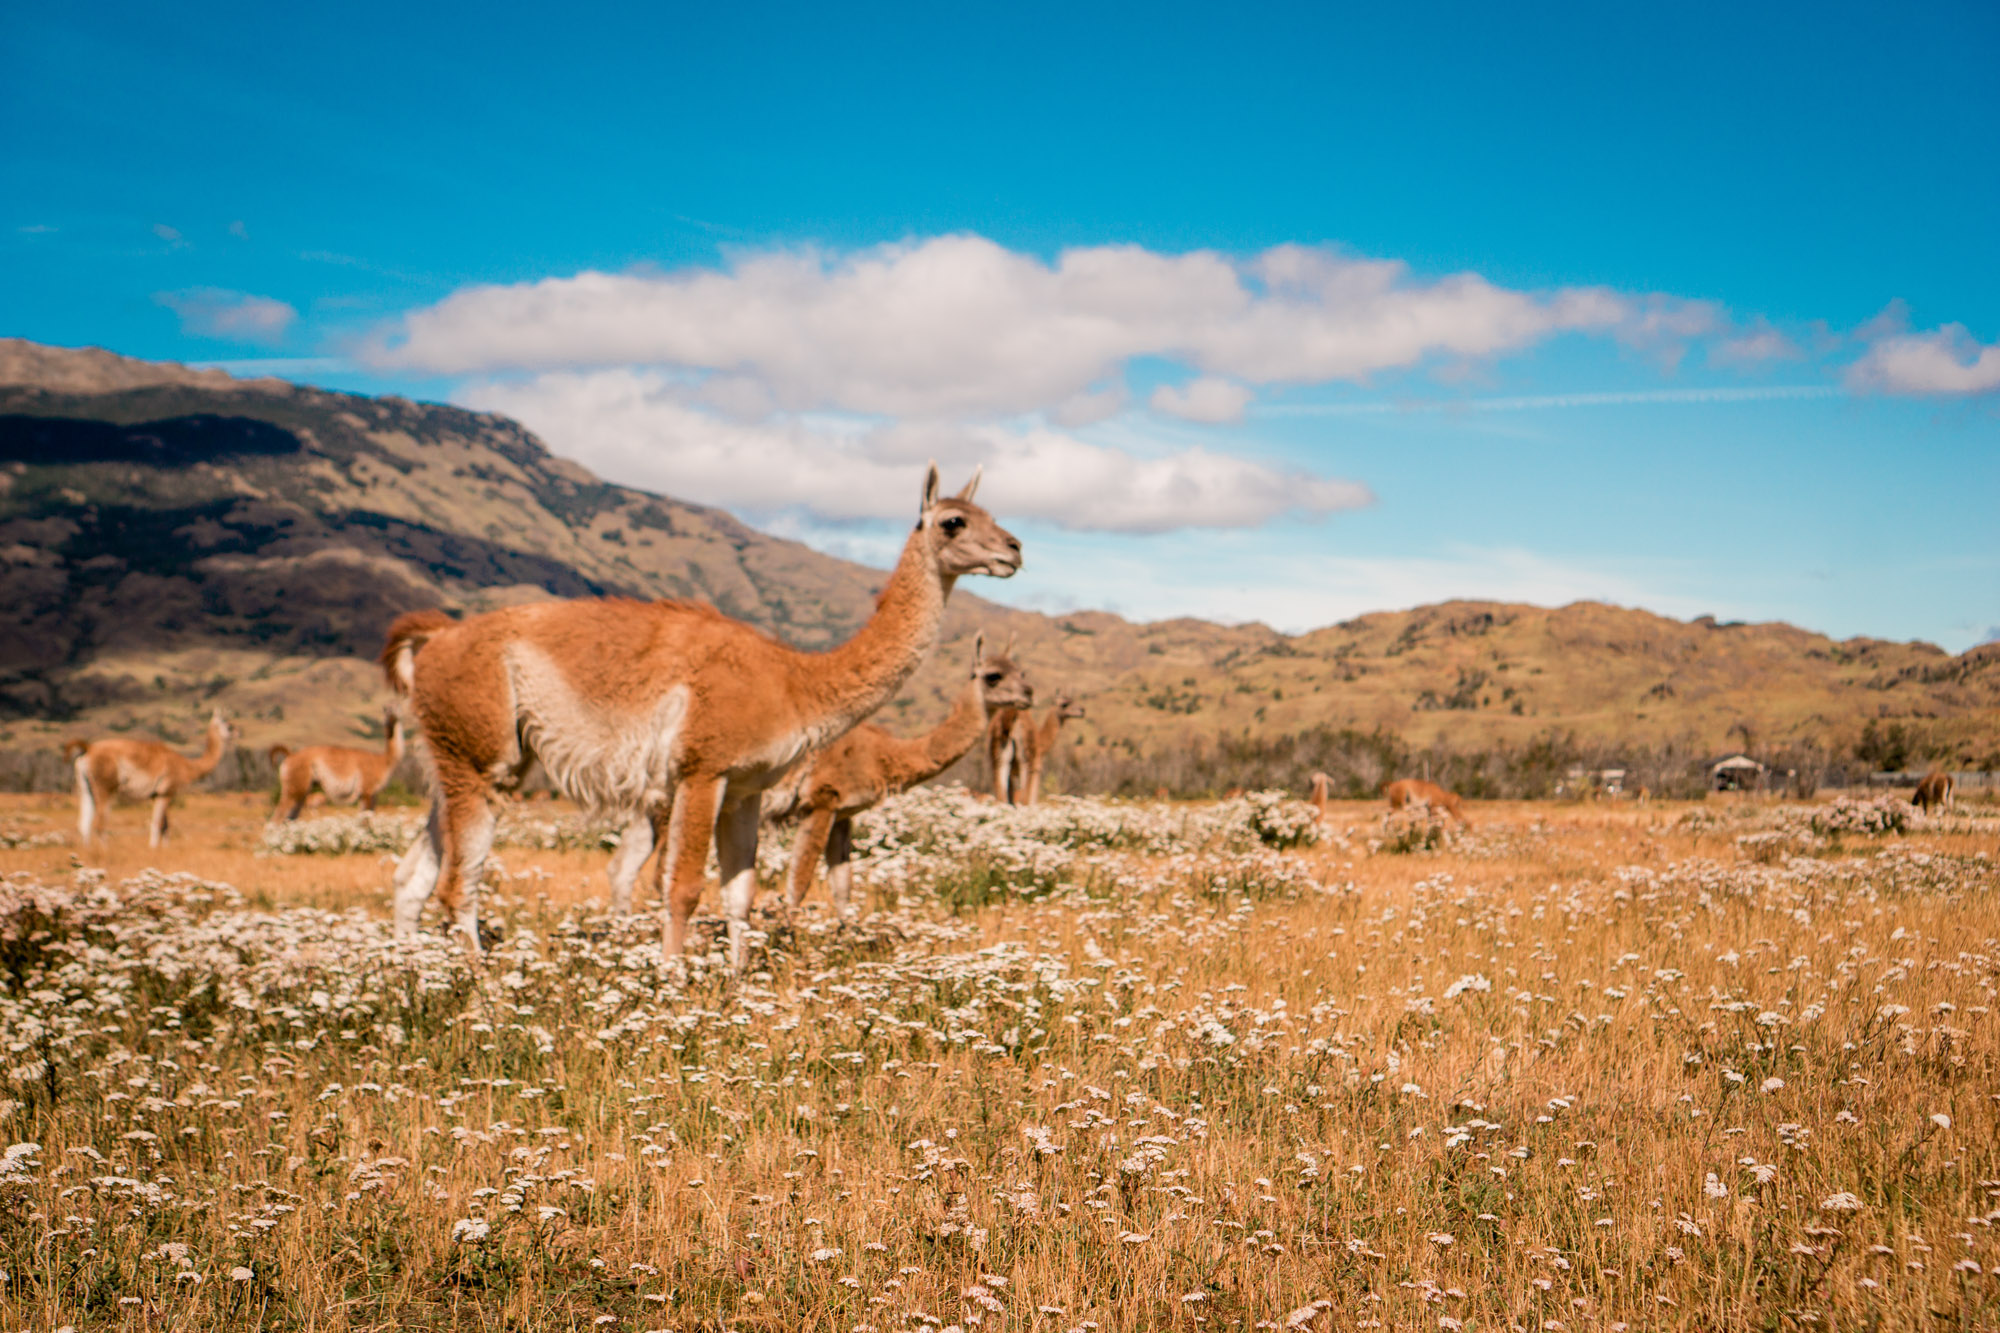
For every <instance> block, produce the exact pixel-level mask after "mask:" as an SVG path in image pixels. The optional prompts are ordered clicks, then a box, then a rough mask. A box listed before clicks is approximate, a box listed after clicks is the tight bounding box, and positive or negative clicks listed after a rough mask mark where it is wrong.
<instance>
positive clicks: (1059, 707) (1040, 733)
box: [1018, 694, 1083, 805]
mask: <svg viewBox="0 0 2000 1333" xmlns="http://www.w3.org/2000/svg"><path fill="white" fill-rule="evenodd" d="M1082 716H1083V705H1082V704H1080V703H1078V702H1077V701H1076V700H1074V699H1072V698H1070V697H1069V696H1068V695H1067V694H1058V695H1057V696H1056V702H1055V707H1053V708H1051V709H1049V711H1048V712H1047V713H1046V714H1044V715H1043V717H1042V720H1041V721H1040V722H1036V721H1034V720H1033V719H1032V718H1030V717H1029V716H1028V715H1027V714H1025V713H1024V714H1022V717H1021V724H1022V729H1023V734H1022V736H1021V741H1022V746H1021V749H1020V751H1019V752H1018V753H1019V755H1020V765H1021V769H1022V772H1023V777H1022V779H1021V787H1022V797H1023V800H1022V803H1023V804H1025V805H1035V804H1037V803H1038V802H1040V800H1041V799H1042V768H1043V766H1044V765H1046V764H1047V763H1048V762H1049V754H1050V753H1051V752H1052V751H1053V750H1054V749H1055V748H1056V738H1057V737H1058V736H1060V735H1061V734H1062V724H1063V723H1065V722H1068V721H1071V720H1073V719H1075V718H1080V717H1082Z"/></svg>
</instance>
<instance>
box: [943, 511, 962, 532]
mask: <svg viewBox="0 0 2000 1333" xmlns="http://www.w3.org/2000/svg"><path fill="white" fill-rule="evenodd" d="M938 526H939V527H941V528H943V529H944V535H945V536H947V537H956V536H957V535H958V534H959V533H961V532H964V531H965V520H964V519H963V518H961V517H960V516H959V515H957V514H947V515H946V516H945V518H944V520H943V521H942V522H940V523H939V524H938Z"/></svg>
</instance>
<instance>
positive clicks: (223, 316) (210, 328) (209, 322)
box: [153, 287, 299, 343]
mask: <svg viewBox="0 0 2000 1333" xmlns="http://www.w3.org/2000/svg"><path fill="white" fill-rule="evenodd" d="M153 299H154V300H155V301H158V302H159V303H160V304H161V305H163V306H165V307H166V308H167V309H169V310H171V311H173V312H174V313H175V314H176V315H179V316H180V317H181V331H182V332H183V333H189V334H193V335H195V336H197V337H202V338H227V339H230V340H232V341H235V342H250V343H275V342H279V341H282V340H283V338H284V336H285V332H286V330H288V329H290V328H291V327H292V324H293V322H294V321H296V320H297V319H298V317H299V312H298V311H296V310H294V309H292V307H291V306H289V305H287V304H286V303H285V302H283V301H279V300H276V299H274V298H272V297H269V296H251V295H249V294H248V293H246V292H231V291H223V290H222V289H220V288H216V287H193V288H189V289H188V290H186V291H179V292H160V293H158V294H156V295H155V296H154V297H153Z"/></svg>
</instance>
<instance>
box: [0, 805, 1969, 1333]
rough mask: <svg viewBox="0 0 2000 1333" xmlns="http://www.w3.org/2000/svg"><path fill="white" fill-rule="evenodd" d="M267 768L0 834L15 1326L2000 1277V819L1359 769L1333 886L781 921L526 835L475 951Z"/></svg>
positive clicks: (783, 1322) (1108, 1314)
mask: <svg viewBox="0 0 2000 1333" xmlns="http://www.w3.org/2000/svg"><path fill="white" fill-rule="evenodd" d="M266 808H267V807H266V805H265V803H264V802H263V801H262V800H261V799H257V800H248V799H243V798H237V797H213V796H211V797H199V798H195V799H194V800H191V801H190V802H189V803H188V805H187V807H186V808H185V809H184V810H183V811H182V812H181V814H180V816H179V818H178V821H177V827H178V829H179V835H180V840H179V841H178V843H177V844H176V845H174V846H171V847H170V848H168V849H166V850H165V851H163V852H162V853H160V854H158V855H153V854H149V853H148V852H147V851H146V849H145V847H144V833H143V830H144V823H143V816H142V813H141V812H138V811H129V812H126V813H124V814H123V815H122V816H121V817H119V818H118V819H117V822H116V823H115V824H114V825H113V828H114V838H113V842H112V846H111V849H110V853H109V856H108V858H106V862H105V865H106V868H107V870H108V871H109V880H110V882H111V884H112V885H113V886H116V885H117V884H118V883H119V882H120V881H121V880H124V879H127V878H130V877H134V876H141V872H142V871H144V870H146V869H148V868H157V869H158V870H160V871H165V872H185V873H186V874H188V875H190V876H194V877H198V881H194V880H191V881H182V882H178V883H175V882H171V881H165V880H162V879H160V878H159V877H158V876H153V877H150V878H146V877H142V878H141V879H140V881H139V882H137V883H134V884H132V885H130V886H128V887H127V888H125V889H123V890H121V891H120V892H119V896H118V898H117V899H116V901H115V903H114V902H113V901H112V900H111V899H100V900H99V901H97V902H96V903H95V904H92V903H89V902H84V901H81V900H76V899H64V898H62V896H61V895H50V894H44V895H43V897H42V898H39V899H36V901H37V902H39V903H40V904H41V906H40V907H38V908H36V909H35V910H37V911H41V912H42V915H40V916H38V917H31V916H30V915H29V914H28V910H29V909H28V908H26V907H23V906H22V902H24V901H25V898H24V897H23V895H27V894H28V893H29V890H28V889H27V887H26V885H27V884H28V881H30V880H33V881H36V882H38V883H40V884H44V885H49V884H55V883H57V882H62V883H65V884H66V883H68V882H69V876H70V869H71V859H70V858H71V853H72V852H73V850H74V849H73V848H69V847H44V848H38V849H15V850H5V851H0V870H6V871H8V872H22V873H18V874H16V875H15V877H14V878H13V879H12V880H10V889H11V891H12V892H14V893H15V895H16V902H15V904H14V911H13V915H12V916H10V917H9V918H8V922H9V926H10V935H9V938H7V939H6V940H4V941H0V1011H3V1012H4V1019H5V1022H4V1025H3V1026H4V1031H5V1034H6V1035H7V1038H8V1040H9V1042H10V1044H11V1046H12V1049H11V1050H10V1051H9V1053H8V1056H7V1060H6V1065H7V1074H6V1081H5V1086H4V1087H0V1096H4V1097H5V1098H7V1099H8V1104H7V1105H6V1106H5V1107H4V1109H5V1110H6V1113H7V1118H6V1119H5V1120H4V1121H0V1139H4V1141H5V1142H8V1143H32V1144H36V1145H39V1147H38V1149H37V1150H36V1151H34V1152H16V1153H14V1160H13V1162H12V1163H10V1167H9V1168H6V1169H0V1267H4V1269H5V1270H6V1273H7V1280H6V1282H5V1284H4V1285H3V1286H0V1330H7V1331H8V1333H11V1330H14V1329H16V1328H34V1329H56V1328H59V1327H61V1326H64V1325H71V1326H74V1327H75V1328H77V1329H79V1330H81V1329H98V1328H105V1329H132V1330H138V1329H154V1328H174V1329H207V1328H231V1329H235V1328H263V1329H312V1330H349V1329H384V1328H390V1327H402V1328H455V1329H456V1328H463V1329H492V1330H499V1329H529V1328H532V1329H592V1328H600V1327H601V1328H606V1329H621V1330H624V1329H667V1328H672V1329H680V1330H693V1329H717V1328H732V1329H745V1330H748V1329H786V1330H789V1329H804V1328H814V1329H855V1330H867V1329H874V1330H881V1331H884V1333H886V1331H887V1330H916V1329H920V1328H930V1329H940V1328H949V1327H951V1326H957V1327H958V1328H959V1329H961V1330H968V1329H977V1330H993V1329H1003V1328H1004V1329H1020V1330H1040V1329H1048V1330H1070V1329H1089V1330H1094V1331H1095V1333H1111V1331H1112V1330H1138V1329H1159V1328H1175V1329H1186V1330H1189V1331H1190V1333H1193V1330H1204V1331H1205V1333H1216V1331H1218V1330H1223V1329H1232V1328H1241V1329H1246V1330H1247V1329H1250V1328H1253V1327H1258V1326H1263V1327H1278V1328H1288V1327H1297V1328H1307V1327H1310V1328H1313V1329H1329V1328H1356V1327H1382V1328H1403V1329H1419V1328H1421V1329H1426V1330H1430V1329H1439V1328H1444V1329H1457V1328H1465V1329H1502V1328H1524V1329H1564V1330H1579V1329H1618V1328H1621V1327H1629V1328H1632V1329H1642V1328H1643V1329H1717V1328H1749V1327H1758V1328H1763V1327H1769V1328H1777V1327H1812V1328H1820V1329H1829V1328H1849V1327H1863V1326H1868V1327H1880V1328H1947V1327H1948V1328H1973V1327H1993V1326H1995V1324H1996V1322H2000V1300H1996V1284H2000V1276H1996V1270H2000V1252H1996V1250H1995V1247H1994V1244H1993V1241H1992V1229H1991V1227H1990V1225H1989V1222H1988V1216H1989V1214H1991V1215H1993V1216H2000V1207H1996V1205H2000V1198H1996V1195H2000V1146H1996V1129H2000V1124H1997V1123H1996V1121H1997V1120H2000V1116H1996V1107H1995V1094H1996V1093H2000V1081H1996V1077H1995V1075H1996V1055H2000V1043H1996V1039H1995V1028H1994V1020H1993V1015H1992V1013H1991V1005H1992V1004H1993V1002H1994V1001H1993V997H1994V987H1995V977H1996V972H2000V945H1996V943H1995V940H1994V935H1995V933H1996V932H1995V925H1994V920H1995V918H1994V898H1993V891H1994V888H1995V885H1994V876H1993V872H1992V862H1991V860H1990V859H1983V858H1984V857H1987V856H1990V854H1991V853H1992V851H1993V850H1994V848H1995V840H1994V837H1993V835H1992V832H1991V829H1992V825H1991V824H1990V823H1987V824H1984V825H1980V824H1975V823H1971V822H1965V823H1962V824H1960V825H1959V826H1957V827H1956V829H1955V830H1954V831H1948V832H1933V833H1925V834H1921V835H1917V836H1912V837H1908V838H1894V837H1892V838H1888V839H1862V840H1850V841H1848V842H1847V843H1845V844H1844V845H1838V844H1837V845H1835V846H1833V847H1830V848H1822V849H1820V850H1819V851H1818V853H1817V854H1816V855H1815V856H1812V857H1809V858H1802V859H1799V860H1794V861H1790V862H1782V863H1779V864H1760V863H1758V862H1755V861H1752V860H1749V859H1747V858H1746V857H1744V856H1742V855H1741V854H1740V853H1739V849H1738V846H1737V844H1736V843H1735V841H1734V836H1735V830H1736V828H1737V825H1736V824H1733V823H1732V824H1728V825H1727V826H1725V827H1723V828H1721V829H1710V830H1704V831H1700V832H1697V831H1695V830H1693V829H1691V828H1688V827H1685V826H1683V825H1682V824H1680V823H1678V822H1677V821H1676V816H1677V815H1678V814H1679V813H1680V811H1679V810H1677V809H1673V808H1668V809H1662V808H1659V807H1653V808H1649V809H1643V810H1641V809H1634V808H1631V807H1623V808H1613V809H1606V808H1589V807H1556V806H1534V805H1527V804H1520V805H1499V804H1495V805H1488V806H1483V807H1477V808H1475V809H1474V811H1473V814H1474V817H1475V819H1476V821H1477V824H1478V827H1477V829H1476V830H1475V834H1474V836H1473V838H1471V839H1470V840H1468V841H1465V842H1463V843H1460V844H1458V845H1456V846H1454V847H1451V848H1448V849H1446V850H1444V851H1441V852H1436V853H1427V854H1418V855H1386V854H1377V855H1370V854H1368V852H1367V850H1366V847H1365V838H1366V836H1367V834H1368V832H1369V831H1370V829H1371V828H1372V826H1373V821H1374V818H1375V814H1376V808H1375V807H1374V806H1360V805H1356V806H1352V807H1343V808H1340V809H1338V810H1337V812H1336V823H1338V824H1341V825H1343V826H1348V827H1350V828H1351V833H1352V836H1351V840H1350V845H1349V846H1348V847H1346V848H1341V847H1338V846H1327V845H1323V846H1322V847H1320V848H1318V849H1312V850H1307V851H1301V852H1297V853H1291V854H1288V855H1290V856H1291V857H1293V858H1296V859H1297V860H1299V861H1301V862H1303V863H1304V864H1305V865H1306V866H1308V867H1309V868H1310V869H1311V870H1312V872H1313V874H1314V876H1315V877H1316V878H1317V879H1318V880H1319V881H1320V883H1321V885H1322V887H1321V888H1319V889H1316V890H1312V889H1309V890H1306V891H1293V890H1281V889H1273V888H1269V887H1268V885H1266V884H1265V882H1264V881H1259V880H1256V879H1255V878H1254V877H1251V878H1247V879H1245V880H1243V881H1241V882H1240V883H1237V882H1232V884H1231V885H1230V887H1229V888H1228V889H1227V890H1226V891H1220V892H1217V891H1212V890H1211V888H1210V887H1209V878H1208V877H1209V876H1210V875H1211V872H1212V870H1213V867H1212V866H1209V865H1207V864H1206V863H1204V866H1203V867H1201V868H1197V869H1195V870H1190V869H1189V864H1191V863H1183V862H1180V861H1177V860H1176V858H1174V857H1153V858H1146V859H1144V860H1143V862H1139V861H1135V862H1134V863H1133V865H1132V867H1131V868H1130V870H1129V873H1127V874H1126V875H1125V876H1124V877H1123V878H1121V879H1115V880H1108V879H1104V878H1093V879H1091V881H1090V886H1089V888H1088V890H1087V891H1086V890H1085V889H1083V888H1076V889H1070V890H1063V891H1058V892H1057V893H1055V894H1053V895H1051V896H1049V897H1047V898H1043V899H1039V900H1036V901H1030V902H1023V901H1019V900H1001V901H996V902H992V903H990V904H989V905H985V906H972V905H966V904H965V903H963V902H961V905H960V907H959V909H958V910H957V911H956V912H953V911H951V910H949V909H947V908H946V907H944V906H942V905H940V904H939V903H938V902H937V901H935V900H933V899H929V898H927V897H925V896H923V895H922V894H919V893H916V892H905V893H904V894H903V895H902V899H901V901H900V902H898V903H895V904H893V905H891V904H888V903H886V902H883V901H881V900H880V899H878V901H877V902H876V903H875V907H876V909H877V910H876V911H875V913H874V914H873V915H872V916H871V917H869V918H868V919H867V920H866V921H864V922H863V923H861V924H859V925H855V926H849V927H846V928H839V927H836V926H835V925H834V924H832V923H831V922H829V921H828V920H827V916H828V914H827V913H826V912H825V910H824V909H823V908H815V909H814V910H813V911H812V912H811V913H810V914H809V917H808V920H807V923H806V924H804V925H802V926H801V927H800V928H799V929H798V930H796V931H792V932H784V931H780V932H777V933H776V934H775V936H774V940H773V943H772V946H771V949H770V951H769V952H768V954H767V955H766V956H765V957H764V958H763V959H762V961H761V964H760V967H761V970H758V971H753V972H752V973H751V974H750V975H749V976H746V977H743V978H732V977H729V976H727V975H725V974H724V973H723V972H722V971H721V969H719V968H714V967H709V966H704V965H701V964H700V963H699V962H697V965H696V966H695V967H693V968H692V970H691V971H689V972H688V973H687V974H686V975H685V976H683V975H682V974H681V973H679V972H670V973H663V972H662V970H661V969H660V966H659V964H658V961H657V958H656V957H655V956H654V955H653V953H652V950H651V945H652V943H653V941H654V931H653V928H652V926H651V925H650V923H617V922H612V921H609V920H607V919H605V918H604V917H602V916H601V915H600V914H599V913H598V910H597V909H596V908H594V907H593V906H592V905H591V903H590V902H589V900H590V899H591V898H593V897H598V896H601V895H602V893H603V881H602V860H603V858H602V856H601V854H596V853H587V852H518V851H505V852H503V853H502V854H501V855H502V859H503V860H504V862H505V865H506V872H507V874H506V877H505V879H504V881H503V884H502V888H501V890H500V892H499V893H498V894H497V895H495V897H496V899H497V901H496V902H495V903H492V904H489V908H490V910H489V915H491V916H493V917H494V918H496V919H497V920H498V921H499V923H500V924H501V925H502V927H503V928H504V930H505V931H506V934H507V942H506V943H505V944H504V945H503V946H502V947H501V949H500V950H498V951H496V953H495V954H494V956H493V957H492V958H491V960H490V962H489V965H488V967H487V968H486V970H485V972H484V974H483V975H482V976H481V977H480V978H478V979H474V978H473V977H471V976H470V975H469V974H468V973H467V972H466V971H465V970H464V969H463V968H462V967H460V966H458V965H457V964H456V962H455V960H454V958H453V956H452V954H451V953H450V952H449V950H447V949H445V948H442V947H439V946H438V945H437V944H436V943H435V942H432V943H431V944H430V945H427V946H426V947H424V948H420V949H415V950H398V949H395V948H393V947H388V946H385V945H383V943H382V942H381V940H380V934H379V924H378V923H379V920H380V918H381V917H382V916H383V915H384V914H385V911H386V892H385V891H386V885H387V879H388V867H387V865H386V863H385V861H384V860H383V858H381V857H379V856H367V857H363V856H355V857H342V858H333V857H259V856H257V855H256V854H255V852H254V848H255V845H256V841H257V831H258V826H259V824H260V823H261V818H262V815H263V814H264V812H265V809H266ZM1748 814H1749V816H1750V817H1751V818H1750V820H1748V821H1746V822H1743V824H1742V826H1743V827H1751V826H1752V824H1753V823H1754V817H1755V815H1756V811H1755V809H1754V808H1752V809H1751V810H1749V811H1748ZM38 820H39V821H43V822H41V823H37V822H35V821H38ZM69 821H70V809H69V806H68V803H67V802H66V801H62V800H58V799H55V798H12V799H6V800H4V801H0V828H8V829H12V830H14V831H16V832H28V831H34V830H36V829H39V828H44V827H46V828H64V829H67V828H68V826H69ZM199 881H206V882H208V883H202V882H199ZM217 881H219V882H223V883H226V884H229V885H232V886H233V887H234V889H235V890H236V891H237V894H236V895H234V896H232V895H231V894H229V893H227V892H226V891H223V890H221V889H218V888H216V887H215V885H214V882H217ZM1260 885H1264V887H1260ZM85 889H86V890H88V883H87V882H86V884H85ZM773 897H774V895H773V894H772V893H771V892H770V891H769V890H768V889H767V890H766V892H765V894H764V895H763V900H764V901H765V902H769V901H770V900H771V899H772V898H773ZM52 903H53V906H51V904H52ZM66 903H67V904H69V905H67V906H66V905H65V904H66ZM307 909H313V910H307ZM37 930H40V931H45V932H46V934H45V935H43V936H42V937H41V938H39V939H38V938H36V936H35V931H37ZM482 1229H483V1230H482ZM177 1247H178V1248H177Z"/></svg>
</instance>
